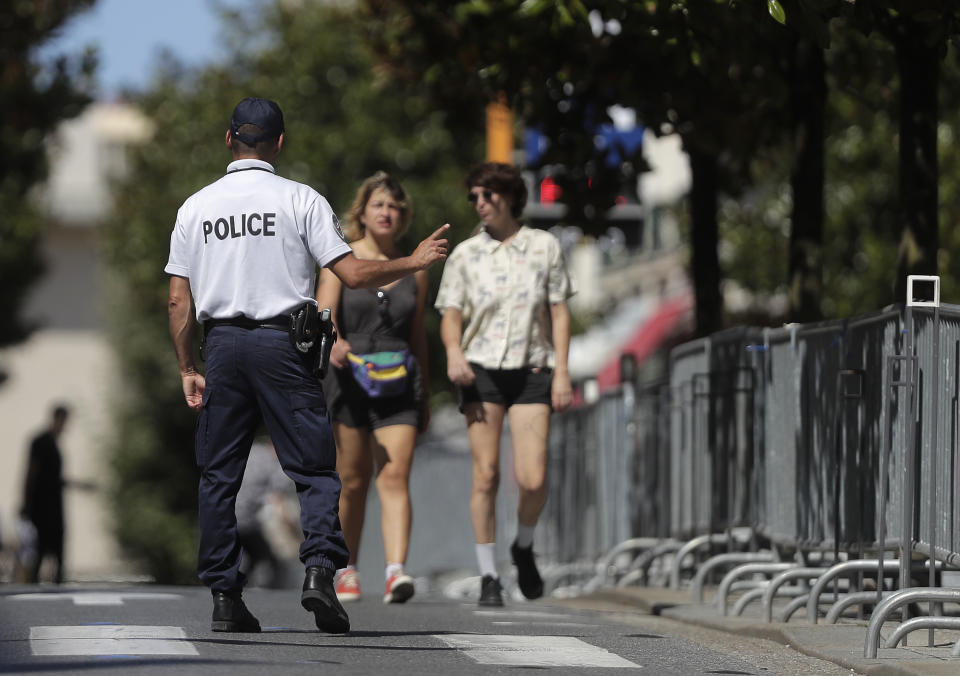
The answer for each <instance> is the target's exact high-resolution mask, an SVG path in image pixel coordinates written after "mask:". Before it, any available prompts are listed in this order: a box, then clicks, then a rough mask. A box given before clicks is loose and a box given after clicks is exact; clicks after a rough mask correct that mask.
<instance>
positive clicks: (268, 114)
mask: <svg viewBox="0 0 960 676" xmlns="http://www.w3.org/2000/svg"><path fill="white" fill-rule="evenodd" d="M245 124H252V125H254V126H257V127H259V128H260V133H259V134H250V133H245V132H241V131H240V127H242V126H243V125H245ZM282 133H283V113H282V112H281V111H280V106H278V105H277V104H276V103H274V102H273V101H271V100H269V99H259V98H254V97H248V98H245V99H244V100H243V101H241V102H240V103H238V104H237V107H236V108H234V109H233V117H231V118H230V136H231V137H232V138H235V139H238V140H240V141H243V142H244V143H246V144H247V145H248V146H255V145H257V143H259V142H260V141H265V140H267V139H275V138H279V137H280V134H282Z"/></svg>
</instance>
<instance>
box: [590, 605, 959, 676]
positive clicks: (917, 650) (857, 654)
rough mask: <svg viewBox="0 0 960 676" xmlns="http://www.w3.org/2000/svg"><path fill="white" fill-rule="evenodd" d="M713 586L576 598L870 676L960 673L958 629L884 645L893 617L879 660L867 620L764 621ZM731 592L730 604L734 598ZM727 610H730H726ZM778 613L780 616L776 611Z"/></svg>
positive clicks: (799, 617)
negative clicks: (725, 600) (867, 647)
mask: <svg viewBox="0 0 960 676" xmlns="http://www.w3.org/2000/svg"><path fill="white" fill-rule="evenodd" d="M713 592H714V590H713V589H706V590H705V594H704V598H705V600H706V601H707V603H703V604H697V603H694V602H693V593H692V591H691V590H690V589H689V588H688V589H682V590H679V591H676V590H672V589H664V588H661V587H622V588H621V587H610V588H606V589H602V590H599V591H595V592H592V593H590V594H585V595H583V596H580V597H578V600H581V601H588V602H589V601H591V600H593V601H597V602H603V603H605V604H611V603H612V604H616V605H618V606H622V607H624V608H625V609H628V608H629V609H633V610H635V611H638V612H642V613H646V614H650V615H661V616H663V617H668V618H671V619H674V620H678V621H681V622H686V623H690V624H696V625H699V626H703V627H707V628H709V629H715V630H719V631H724V632H728V633H732V634H741V635H743V636H751V637H754V638H763V639H767V640H770V641H775V642H777V643H780V644H783V645H789V646H791V647H792V648H794V649H796V650H797V651H799V652H801V653H804V654H806V655H810V656H813V657H818V658H820V659H823V660H828V661H830V662H833V663H835V664H838V665H840V666H842V667H845V668H848V669H851V670H853V671H854V672H856V673H858V674H870V675H871V676H873V675H876V676H947V675H948V674H949V675H950V676H956V674H958V673H960V657H952V656H951V654H950V653H951V651H952V649H953V645H954V643H955V642H956V641H957V640H958V639H960V632H956V631H944V630H939V629H938V630H936V632H935V634H934V647H932V648H929V647H927V640H928V635H929V633H928V631H926V630H920V631H915V632H912V633H911V634H909V635H908V637H907V640H908V646H901V647H898V648H884V647H883V646H884V642H885V641H886V638H887V637H888V636H889V635H890V634H891V633H892V632H893V631H894V630H895V629H896V627H897V625H898V622H897V621H895V620H890V621H888V622H886V623H885V624H884V625H883V628H882V630H881V632H880V645H879V650H878V651H877V658H876V659H867V658H865V657H864V656H863V653H864V642H865V640H866V635H867V623H868V620H855V619H843V620H841V621H840V622H839V623H837V624H823V620H822V618H821V620H820V623H818V624H810V623H809V622H808V621H807V620H806V618H805V617H804V616H803V613H802V612H800V613H794V617H791V619H790V621H789V622H787V623H784V622H777V621H775V622H771V623H767V622H765V621H764V619H763V617H762V615H761V607H760V603H759V601H757V602H755V603H751V604H749V605H748V606H747V607H746V609H745V610H744V614H743V615H742V616H733V615H732V614H728V615H727V616H723V615H721V614H720V612H719V611H718V609H717V607H716V606H715V605H714V604H713V603H711V602H710V601H712V598H713ZM736 598H737V597H736V596H733V597H732V598H731V600H730V603H729V604H728V607H732V605H733V602H735V601H736ZM728 612H729V611H728ZM774 617H779V613H778V612H776V611H775V612H774Z"/></svg>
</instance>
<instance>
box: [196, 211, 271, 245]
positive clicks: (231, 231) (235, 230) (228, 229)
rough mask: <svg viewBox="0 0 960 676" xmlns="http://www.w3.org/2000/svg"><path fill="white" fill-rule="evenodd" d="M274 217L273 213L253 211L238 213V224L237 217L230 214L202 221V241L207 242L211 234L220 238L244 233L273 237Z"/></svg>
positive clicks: (243, 235) (242, 235)
mask: <svg viewBox="0 0 960 676" xmlns="http://www.w3.org/2000/svg"><path fill="white" fill-rule="evenodd" d="M276 218H277V215H276V214H275V213H264V214H256V213H254V214H240V222H239V224H238V223H237V217H236V216H232V215H231V216H229V217H227V218H218V219H216V220H215V221H204V222H203V243H204V244H206V243H207V241H208V238H209V236H210V235H211V234H212V235H214V236H215V237H216V238H217V239H220V240H223V239H226V238H227V237H230V238H236V237H245V236H246V235H253V236H255V237H257V236H260V235H262V236H264V237H275V236H276V234H277V233H276V230H275V229H274V227H275V225H276V223H275V221H276Z"/></svg>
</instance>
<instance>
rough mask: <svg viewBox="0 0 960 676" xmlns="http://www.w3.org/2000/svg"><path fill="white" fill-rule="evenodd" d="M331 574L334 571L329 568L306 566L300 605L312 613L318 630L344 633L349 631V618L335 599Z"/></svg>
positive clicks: (335, 594)
mask: <svg viewBox="0 0 960 676" xmlns="http://www.w3.org/2000/svg"><path fill="white" fill-rule="evenodd" d="M333 574H334V571H332V570H330V569H329V568H321V567H320V566H307V574H306V576H305V577H304V578H303V594H301V595H300V605H302V606H303V607H304V609H305V610H306V611H307V612H311V613H313V619H314V621H315V622H316V623H317V629H319V630H320V631H325V632H327V633H329V634H345V633H347V632H348V631H350V618H349V617H347V611H345V610H344V609H343V606H342V605H340V601H338V600H337V592H336V591H335V590H334V588H333Z"/></svg>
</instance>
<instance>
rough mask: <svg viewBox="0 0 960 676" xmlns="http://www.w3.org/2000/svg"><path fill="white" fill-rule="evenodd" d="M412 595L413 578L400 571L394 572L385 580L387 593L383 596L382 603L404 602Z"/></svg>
mask: <svg viewBox="0 0 960 676" xmlns="http://www.w3.org/2000/svg"><path fill="white" fill-rule="evenodd" d="M411 596H413V578H412V577H410V576H409V575H407V574H406V573H404V572H403V571H400V572H399V573H394V574H393V575H391V576H390V579H389V580H387V593H386V594H384V596H383V602H384V603H404V602H406V601H407V600H408V599H409V598H410V597H411Z"/></svg>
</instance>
